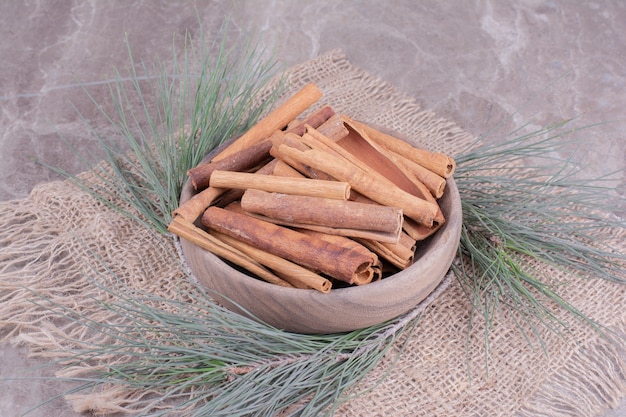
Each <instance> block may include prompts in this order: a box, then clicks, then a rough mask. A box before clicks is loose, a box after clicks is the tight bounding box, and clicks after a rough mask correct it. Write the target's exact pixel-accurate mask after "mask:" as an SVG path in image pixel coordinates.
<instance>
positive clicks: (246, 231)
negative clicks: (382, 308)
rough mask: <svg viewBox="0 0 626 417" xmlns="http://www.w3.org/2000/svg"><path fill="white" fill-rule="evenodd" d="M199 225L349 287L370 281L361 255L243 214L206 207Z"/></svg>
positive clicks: (367, 261)
mask: <svg viewBox="0 0 626 417" xmlns="http://www.w3.org/2000/svg"><path fill="white" fill-rule="evenodd" d="M202 224H204V225H205V226H206V227H208V228H209V229H212V230H216V231H218V232H221V233H224V234H227V235H229V236H232V237H234V238H236V239H239V240H241V241H243V242H245V243H247V244H249V245H251V246H253V247H256V248H258V249H261V250H263V251H266V252H269V253H271V254H273V255H276V256H279V257H282V258H284V259H287V260H290V261H292V262H294V263H297V264H299V265H302V266H304V267H307V268H310V269H312V270H313V271H318V272H321V273H323V274H326V275H328V276H331V277H333V278H335V279H338V280H341V281H345V282H347V283H349V284H357V285H358V284H365V283H367V282H370V281H371V279H372V277H373V272H372V271H371V266H372V260H371V258H369V257H367V256H364V255H363V254H361V253H358V252H356V251H353V250H349V249H346V248H343V247H340V246H337V245H334V244H331V243H328V242H324V241H322V240H320V239H316V238H313V237H311V236H307V235H305V234H303V233H299V232H297V231H295V230H291V229H288V228H286V227H282V226H278V225H276V224H273V223H269V222H265V221H262V220H259V219H255V218H253V217H251V216H247V215H245V214H240V213H236V212H233V211H230V210H225V209H221V208H218V207H209V208H208V209H207V210H206V211H205V212H204V215H203V216H202Z"/></svg>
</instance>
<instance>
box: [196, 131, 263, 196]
mask: <svg viewBox="0 0 626 417" xmlns="http://www.w3.org/2000/svg"><path fill="white" fill-rule="evenodd" d="M271 147H272V142H271V141H270V140H269V139H265V140H263V141H261V142H259V143H257V144H254V145H252V146H250V147H247V148H244V149H241V150H240V151H238V152H235V153H233V154H231V155H229V156H227V157H225V158H223V159H220V160H219V161H212V162H210V163H208V164H201V165H198V166H196V167H194V168H191V169H189V170H187V176H188V177H189V179H190V180H191V183H192V184H193V188H194V189H195V190H196V191H202V190H204V189H205V188H207V187H208V186H209V179H210V178H211V174H212V173H213V171H216V170H220V171H248V170H250V169H251V168H254V167H256V166H258V165H259V164H260V163H262V162H263V161H266V160H268V159H269V158H270V149H271Z"/></svg>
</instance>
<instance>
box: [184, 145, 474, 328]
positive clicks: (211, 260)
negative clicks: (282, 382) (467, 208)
mask: <svg viewBox="0 0 626 417" xmlns="http://www.w3.org/2000/svg"><path fill="white" fill-rule="evenodd" d="M218 151H219V150H216V151H214V152H212V153H211V154H210V155H209V156H207V158H206V159H210V157H211V156H212V155H213V154H215V153H216V152H218ZM193 194H194V190H193V186H192V185H191V181H187V183H186V184H185V187H184V189H183V192H182V193H181V203H183V202H185V201H187V200H188V199H189V198H191V196H192V195H193ZM439 204H440V207H441V210H442V212H443V214H444V216H445V218H446V222H445V223H444V225H443V226H442V227H441V228H440V229H439V230H438V231H437V232H436V233H435V234H434V235H433V236H431V237H429V238H428V239H427V240H426V241H424V242H418V249H417V250H416V253H415V262H414V264H413V265H411V266H410V267H409V268H407V269H405V270H403V271H400V272H398V273H396V274H394V275H391V276H389V277H387V278H384V279H382V280H380V281H377V282H372V283H370V284H367V285H363V286H354V287H347V288H338V289H333V290H331V292H330V293H328V294H323V293H321V292H318V291H316V290H305V289H296V288H285V287H280V286H278V285H274V284H270V283H267V282H265V281H262V280H260V279H257V278H254V277H251V276H250V275H247V274H246V273H243V272H240V271H239V270H237V269H235V268H233V267H232V266H230V265H229V264H227V263H226V262H224V261H223V260H222V259H220V258H218V257H217V256H215V255H213V254H212V253H210V252H208V251H206V250H204V249H202V248H200V247H198V246H195V245H193V244H192V243H190V242H188V241H186V240H185V239H181V240H180V243H181V248H182V252H183V256H184V258H185V260H186V262H187V264H188V265H189V267H190V269H191V271H192V272H193V274H194V276H195V277H196V279H198V281H199V282H200V283H201V284H202V285H204V286H206V287H207V288H209V289H210V290H211V294H212V295H213V298H214V299H215V300H216V301H217V302H218V303H220V304H221V305H223V306H224V307H226V308H228V309H230V310H233V311H236V312H238V313H241V314H245V315H247V316H251V317H254V318H256V319H258V320H260V321H263V322H265V323H268V324H270V325H272V326H274V327H277V328H279V329H283V330H286V331H291V332H298V333H309V334H313V333H336V332H345V331H351V330H356V329H361V328H364V327H368V326H372V325H375V324H379V323H382V322H384V321H387V320H390V319H393V318H395V317H398V316H400V315H402V314H404V313H406V312H408V311H409V310H411V309H412V308H414V307H415V306H417V305H418V304H419V303H420V302H421V301H423V300H424V299H425V298H426V297H427V296H428V295H429V294H430V293H431V292H432V291H433V290H434V289H435V288H436V287H437V286H438V285H439V284H440V283H441V282H442V280H443V279H444V277H445V276H446V274H447V272H448V269H449V268H450V265H451V264H452V261H453V259H454V257H455V255H456V252H457V247H458V243H459V239H460V235H461V222H462V211H461V199H460V196H459V192H458V189H457V187H456V183H455V182H454V180H453V179H452V178H449V179H448V180H447V185H446V191H445V193H444V195H443V196H442V197H441V199H440V200H439ZM242 309H243V310H242Z"/></svg>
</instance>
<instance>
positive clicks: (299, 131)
mask: <svg viewBox="0 0 626 417" xmlns="http://www.w3.org/2000/svg"><path fill="white" fill-rule="evenodd" d="M333 116H335V111H334V110H333V108H332V107H330V106H324V107H322V108H320V109H318V110H316V111H315V112H314V113H312V114H311V115H310V116H309V117H307V118H306V119H304V120H302V121H298V122H297V123H295V124H294V125H293V126H288V127H287V130H286V132H289V133H294V134H296V135H298V136H302V135H303V134H304V132H306V125H311V126H314V127H319V126H322V125H323V124H325V123H326V122H327V121H328V120H329V119H330V118H332V117H333Z"/></svg>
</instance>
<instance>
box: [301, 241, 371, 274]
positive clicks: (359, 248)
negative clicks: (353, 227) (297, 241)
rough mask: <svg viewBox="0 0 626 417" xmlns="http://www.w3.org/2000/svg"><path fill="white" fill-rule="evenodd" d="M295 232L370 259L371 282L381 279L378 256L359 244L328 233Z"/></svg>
mask: <svg viewBox="0 0 626 417" xmlns="http://www.w3.org/2000/svg"><path fill="white" fill-rule="evenodd" d="M296 230H297V231H298V232H300V233H304V234H305V235H309V236H315V237H317V238H319V239H322V240H323V241H325V242H329V243H333V244H335V245H339V246H342V247H344V248H348V249H352V250H356V251H358V252H361V253H362V254H364V255H365V256H368V257H369V258H371V259H372V270H373V272H374V276H373V278H372V281H378V280H379V279H381V278H382V272H383V264H382V261H381V260H380V259H379V258H378V255H376V254H375V253H374V252H372V251H371V250H369V249H367V248H366V247H365V246H363V245H362V244H360V243H359V242H357V241H355V240H353V239H350V238H348V237H345V236H338V235H330V234H328V233H323V232H318V231H315V230H310V229H296Z"/></svg>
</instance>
